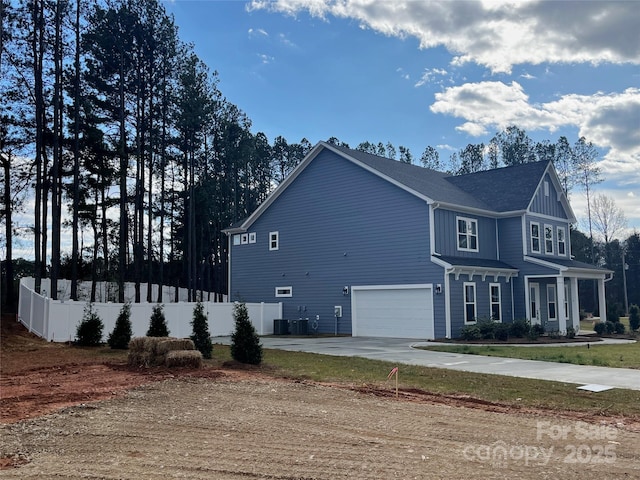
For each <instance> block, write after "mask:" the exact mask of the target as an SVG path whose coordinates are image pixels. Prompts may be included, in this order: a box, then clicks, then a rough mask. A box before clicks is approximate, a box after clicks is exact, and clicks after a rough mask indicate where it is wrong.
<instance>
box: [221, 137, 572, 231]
mask: <svg viewBox="0 0 640 480" xmlns="http://www.w3.org/2000/svg"><path fill="white" fill-rule="evenodd" d="M323 150H330V151H332V152H334V153H335V154H337V155H339V156H340V157H342V158H343V159H345V160H346V161H350V162H353V163H354V164H356V165H358V166H360V167H361V168H363V169H365V170H367V171H369V172H371V173H373V174H374V175H377V176H379V177H380V178H383V179H385V180H386V181H388V182H390V183H392V184H394V185H396V186H397V187H398V188H401V189H403V190H405V191H407V192H409V193H410V194H412V195H415V196H417V197H419V198H421V199H423V200H425V201H427V202H428V203H435V204H440V205H442V206H445V207H447V208H454V209H455V208H457V209H461V210H468V211H475V212H477V213H480V214H485V215H500V214H513V213H520V212H525V211H527V209H528V208H529V206H530V204H531V201H532V198H533V197H534V195H535V192H536V190H537V189H538V188H539V187H540V184H541V182H542V179H543V177H544V175H545V173H546V172H547V171H549V170H550V171H551V172H553V174H552V175H551V177H552V178H555V180H556V181H555V182H554V185H555V184H556V183H557V185H558V186H559V181H557V175H556V174H555V170H553V166H552V165H551V162H532V163H526V164H522V165H516V166H512V167H504V168H498V169H494V170H487V171H482V172H477V173H471V174H467V175H460V176H453V175H449V174H447V173H443V172H438V171H436V170H431V169H428V168H424V167H420V166H417V165H411V164H408V163H403V162H399V161H397V160H392V159H389V158H384V157H380V156H378V155H372V154H370V153H366V152H362V151H359V150H352V149H350V148H346V147H341V146H336V145H331V144H328V143H326V142H319V143H318V144H317V145H316V146H315V147H314V148H313V149H312V150H311V151H310V152H309V153H308V154H307V156H306V157H305V158H304V159H303V160H302V162H300V164H298V166H296V168H294V169H293V171H292V172H291V173H290V174H289V175H288V176H287V177H286V178H285V179H284V180H283V181H282V182H281V183H280V185H278V187H277V188H276V189H275V190H274V191H273V192H272V193H271V195H269V197H268V198H267V200H265V201H264V202H263V203H262V204H261V205H260V206H259V207H258V208H257V209H256V211H254V212H253V213H252V214H251V215H250V216H249V217H247V218H246V219H245V220H244V221H242V222H240V224H236V225H234V226H233V227H231V228H229V229H228V230H227V232H228V233H235V232H240V231H245V230H246V229H247V228H249V227H250V226H251V225H252V224H253V223H254V222H255V221H256V220H257V219H258V218H259V217H260V215H262V213H263V212H264V211H265V210H266V209H267V208H269V206H270V205H271V204H272V203H273V202H274V201H275V200H276V199H277V198H278V197H279V196H280V195H281V194H282V192H283V191H284V190H285V189H286V188H287V187H288V186H289V185H290V184H291V183H292V182H293V181H295V179H296V178H297V177H298V175H300V173H301V172H302V171H304V169H305V168H306V167H307V166H308V165H309V163H311V162H312V161H313V160H314V159H315V158H316V157H317V156H318V154H319V153H320V152H322V151H323ZM563 205H564V206H565V208H567V209H568V210H567V212H568V213H569V214H570V215H569V217H570V218H572V217H573V212H572V211H571V207H570V206H569V204H568V202H567V201H566V198H564V203H563Z"/></svg>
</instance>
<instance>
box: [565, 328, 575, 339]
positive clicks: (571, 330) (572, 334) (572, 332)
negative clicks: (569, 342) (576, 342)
mask: <svg viewBox="0 0 640 480" xmlns="http://www.w3.org/2000/svg"><path fill="white" fill-rule="evenodd" d="M565 337H567V338H576V329H575V328H573V327H571V326H569V327H567V333H566V335H565Z"/></svg>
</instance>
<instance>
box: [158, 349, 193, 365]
mask: <svg viewBox="0 0 640 480" xmlns="http://www.w3.org/2000/svg"><path fill="white" fill-rule="evenodd" d="M165 365H166V366H167V367H168V368H173V367H190V368H200V367H202V353H200V352H199V351H197V350H171V351H170V352H167V355H166V358H165Z"/></svg>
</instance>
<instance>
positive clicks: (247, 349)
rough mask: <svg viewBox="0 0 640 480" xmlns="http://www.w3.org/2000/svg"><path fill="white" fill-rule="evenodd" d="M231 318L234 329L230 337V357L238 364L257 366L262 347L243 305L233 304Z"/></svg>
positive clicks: (260, 359) (260, 357) (260, 358)
mask: <svg viewBox="0 0 640 480" xmlns="http://www.w3.org/2000/svg"><path fill="white" fill-rule="evenodd" d="M233 318H234V320H235V322H236V328H235V330H234V332H233V334H232V335H231V356H232V357H233V359H234V360H236V361H237V362H240V363H249V364H251V365H259V364H260V363H261V362H262V345H260V337H258V333H257V332H256V329H255V328H254V327H253V325H252V323H251V321H250V320H249V312H248V310H247V306H246V305H245V304H244V303H236V304H235V306H234V307H233Z"/></svg>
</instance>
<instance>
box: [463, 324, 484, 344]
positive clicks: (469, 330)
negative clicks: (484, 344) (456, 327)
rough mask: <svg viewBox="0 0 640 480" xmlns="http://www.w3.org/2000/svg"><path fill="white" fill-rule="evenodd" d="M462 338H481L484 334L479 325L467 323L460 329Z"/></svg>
mask: <svg viewBox="0 0 640 480" xmlns="http://www.w3.org/2000/svg"><path fill="white" fill-rule="evenodd" d="M460 338H462V339H463V340H480V339H481V338H482V334H481V333H480V329H479V328H478V326H477V325H466V326H464V327H462V329H461V330H460Z"/></svg>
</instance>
